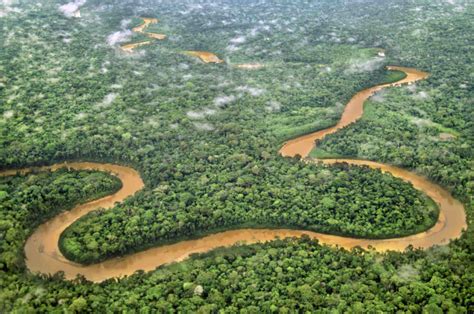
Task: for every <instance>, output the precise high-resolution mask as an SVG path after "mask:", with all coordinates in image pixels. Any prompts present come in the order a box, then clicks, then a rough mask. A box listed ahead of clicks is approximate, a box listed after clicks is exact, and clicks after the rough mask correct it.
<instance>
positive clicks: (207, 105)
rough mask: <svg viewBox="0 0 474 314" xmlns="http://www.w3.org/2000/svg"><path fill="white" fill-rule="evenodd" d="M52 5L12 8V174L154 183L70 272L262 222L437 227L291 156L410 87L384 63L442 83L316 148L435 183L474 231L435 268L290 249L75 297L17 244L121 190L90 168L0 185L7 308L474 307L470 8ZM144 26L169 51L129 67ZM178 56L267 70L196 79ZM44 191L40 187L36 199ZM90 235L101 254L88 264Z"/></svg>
mask: <svg viewBox="0 0 474 314" xmlns="http://www.w3.org/2000/svg"><path fill="white" fill-rule="evenodd" d="M61 4H64V3H63V2H62V3H61ZM58 6H59V5H58V3H57V2H55V1H49V0H48V1H43V2H41V5H38V4H37V3H36V2H31V1H30V2H28V1H27V2H16V1H6V2H5V1H4V2H2V3H1V4H0V28H1V29H2V31H1V32H0V43H1V44H0V46H1V49H0V147H1V149H0V167H1V168H4V169H6V168H13V167H22V166H28V165H40V164H50V163H53V162H56V161H65V160H91V161H99V162H115V163H119V164H125V165H131V166H133V167H134V168H136V169H137V170H139V171H140V173H141V174H142V176H143V178H144V180H145V183H146V187H145V189H144V190H143V192H140V193H138V194H137V195H135V196H133V197H131V198H129V199H128V200H126V201H125V202H124V203H123V204H120V205H119V206H117V207H115V208H114V209H111V210H109V211H106V212H100V213H97V214H90V215H88V216H86V217H84V218H83V219H81V220H80V221H78V222H77V223H76V224H74V225H73V226H71V228H69V229H68V231H67V233H66V234H64V235H63V237H62V240H63V241H64V242H63V244H65V245H64V246H65V251H68V247H67V246H68V244H67V243H74V244H75V245H77V246H78V247H80V248H81V249H80V250H78V251H77V252H74V253H73V255H74V258H76V259H79V260H83V261H93V260H99V259H103V258H105V257H107V256H111V255H117V254H124V253H127V252H130V251H133V250H134V249H136V247H137V243H139V244H141V245H142V246H151V245H156V244H158V243H160V242H161V241H176V240H177V239H179V238H182V237H184V238H189V237H193V236H196V235H197V234H200V233H202V234H204V233H208V232H212V231H213V230H216V229H217V228H234V227H236V226H239V225H244V224H248V223H254V224H255V225H261V226H266V225H278V226H283V225H289V226H294V227H299V228H306V229H312V230H318V231H325V232H332V233H344V234H353V235H359V236H362V235H369V236H372V237H387V236H391V235H394V234H399V235H400V234H406V233H411V232H417V230H421V229H423V228H427V227H428V226H429V225H430V224H431V223H432V222H433V221H434V217H435V216H436V210H435V209H433V208H430V207H427V206H426V200H424V198H423V196H422V195H420V193H418V192H417V191H415V190H413V188H411V187H410V186H409V185H408V184H405V183H403V182H401V181H400V180H397V179H394V178H393V177H391V176H389V175H382V174H380V173H379V172H377V171H373V170H369V169H366V168H354V167H347V166H346V165H340V166H336V167H326V166H322V165H306V164H303V163H301V162H299V161H297V160H291V159H286V158H281V157H279V156H278V155H277V151H278V149H279V148H280V147H281V143H282V142H283V141H284V140H286V139H288V138H291V137H294V136H297V135H299V134H301V133H305V132H309V131H313V130H317V129H320V128H325V127H326V126H329V125H332V124H334V123H335V122H336V121H337V119H338V117H339V115H340V114H341V112H342V109H343V107H344V104H345V103H346V102H347V101H348V100H349V99H350V97H351V96H352V95H353V94H354V93H355V92H357V91H358V90H361V89H363V88H365V87H369V86H372V85H375V84H377V83H380V82H383V81H385V80H389V81H390V80H395V79H396V75H398V74H397V73H391V72H389V73H388V76H387V71H385V70H384V66H386V65H401V66H410V67H416V68H418V69H420V70H423V71H427V72H429V73H430V74H431V75H430V77H429V79H428V80H426V81H423V82H419V83H416V84H415V85H411V86H407V87H403V88H391V89H389V90H386V91H384V92H383V93H381V94H378V95H377V96H376V97H374V98H372V100H371V101H369V102H368V104H367V105H366V109H367V110H366V114H365V115H364V117H363V118H362V120H361V121H359V122H358V123H356V124H354V125H351V126H349V127H347V128H346V129H344V130H341V131H340V132H337V133H335V134H333V135H331V136H328V138H326V139H325V140H324V141H323V142H322V143H320V146H319V147H320V148H321V149H322V151H323V152H324V153H325V156H331V155H334V154H338V155H343V156H354V157H358V158H365V159H372V160H376V161H381V162H387V163H392V164H397V165H401V166H404V167H407V168H409V169H413V170H415V171H417V172H418V173H420V174H423V175H426V176H429V177H430V178H431V179H432V180H433V181H435V182H437V183H439V184H442V185H444V186H446V187H447V188H448V189H450V190H452V191H453V193H454V194H455V195H456V196H457V197H458V198H459V199H460V200H462V201H463V202H464V204H465V205H466V210H467V214H468V224H469V227H468V230H467V231H466V232H465V233H464V234H463V236H462V238H461V239H460V240H458V241H454V242H453V243H451V244H449V245H448V246H445V247H440V248H433V249H431V250H427V251H426V252H420V251H414V252H408V253H404V254H402V253H400V254H398V253H386V254H379V253H375V252H360V251H358V250H356V251H353V252H347V251H343V250H338V249H335V248H328V247H321V246H319V245H317V244H315V243H312V242H310V241H308V240H306V239H304V240H286V241H275V242H272V243H268V244H259V245H252V246H243V247H237V248H231V249H226V250H224V251H218V252H214V253H209V254H208V255H206V256H204V257H199V258H198V257H196V258H195V259H193V260H190V261H186V262H184V263H179V264H176V265H172V266H169V267H164V268H161V269H158V270H157V271H154V272H150V273H149V274H143V273H138V274H136V275H134V276H131V277H130V278H128V279H124V280H120V281H113V280H111V281H109V282H106V283H102V284H100V285H97V284H92V283H88V282H85V281H83V280H77V281H75V282H68V281H63V280H61V276H60V275H56V276H54V277H47V276H45V277H41V276H37V275H32V274H29V273H28V272H27V271H26V270H25V268H24V266H23V252H22V246H23V244H24V242H25V241H26V239H27V236H28V235H29V234H30V233H31V231H32V230H33V229H34V228H35V226H37V225H38V224H40V223H41V222H42V221H44V220H45V219H47V218H48V217H51V216H52V215H54V214H56V213H57V212H58V211H59V210H64V209H67V208H70V207H71V206H72V204H73V203H76V202H82V201H85V200H86V199H89V198H94V197H98V195H103V194H101V193H106V192H107V193H108V192H111V191H113V190H114V189H115V188H117V187H118V186H117V185H116V184H117V182H116V181H115V179H113V178H111V177H109V176H107V175H103V174H102V175H99V174H94V176H97V177H95V178H94V179H93V180H92V179H90V180H91V181H88V182H89V184H93V186H95V188H87V187H86V186H85V184H84V180H86V177H89V176H91V175H92V174H87V175H85V177H83V178H81V176H80V175H77V174H73V173H76V172H73V173H67V174H65V173H58V174H56V173H54V174H47V173H45V174H36V175H34V176H33V175H30V176H27V177H22V178H13V177H12V178H2V179H1V181H0V182H2V187H1V188H0V190H1V191H3V192H0V211H1V215H2V219H1V220H2V222H1V223H0V243H1V248H2V252H1V258H2V261H1V265H0V285H1V287H2V289H1V291H0V312H11V311H13V312H27V311H32V312H33V311H35V310H36V311H38V312H63V311H69V312H74V311H76V312H86V311H91V312H106V311H117V312H119V311H123V312H127V311H140V310H142V311H143V312H157V311H160V310H161V311H170V312H172V311H176V312H178V311H181V312H197V311H199V310H200V311H201V312H212V311H214V312H216V311H217V309H226V310H227V311H228V312H239V311H240V310H242V312H265V311H267V312H270V311H272V310H274V311H277V310H281V311H282V312H285V311H288V312H296V311H305V310H306V311H310V312H316V311H318V310H319V311H321V312H325V311H327V312H329V311H331V310H339V311H340V312H344V311H345V312H357V311H362V310H364V311H368V312H377V311H381V312H396V311H405V312H422V311H425V312H429V313H436V312H440V311H445V312H449V311H451V312H459V313H463V312H464V313H467V312H473V311H474V308H473V304H474V299H473V297H472V295H473V293H472V286H473V282H474V278H473V274H474V269H473V263H472V261H473V260H474V233H473V232H474V228H473V227H472V219H473V216H472V213H473V207H472V195H473V189H474V183H473V182H474V179H473V177H474V172H473V171H472V169H473V166H472V165H473V156H474V153H473V147H474V143H473V139H474V136H473V131H472V130H473V127H474V124H473V117H474V111H473V110H474V106H473V103H472V99H474V95H473V90H474V89H473V88H472V73H474V69H473V64H472V60H473V59H474V52H473V45H470V44H469V43H470V42H472V38H471V37H472V34H473V33H474V29H473V28H474V27H473V23H472V15H473V13H474V9H473V4H472V3H470V2H469V1H466V0H455V1H443V0H436V1H428V0H414V1H400V0H396V1H392V0H390V1H389V0H381V1H375V0H362V1H350V2H348V1H342V0H336V1H332V0H331V1H330V0H322V1H305V0H299V1H286V0H276V1H267V0H265V1H258V2H257V1H250V0H242V1H230V0H218V1H215V0H213V1H207V0H205V1H194V0H190V1H169V2H158V1H156V2H155V1H145V2H140V3H137V2H136V1H125V0H123V1H110V0H105V1H104V0H101V1H99V0H88V1H87V2H86V3H85V4H84V5H83V6H82V7H81V17H78V18H73V17H67V16H65V15H64V14H63V13H62V12H60V11H59V10H58ZM134 16H150V17H157V18H159V19H160V23H158V24H156V25H153V26H152V27H151V28H150V29H149V30H150V31H151V30H154V31H157V32H160V33H165V34H166V35H168V39H167V40H164V41H159V42H157V43H156V44H153V45H149V46H144V47H141V48H137V49H136V51H135V52H134V53H133V54H125V53H123V52H122V51H120V49H118V47H119V45H120V44H122V43H127V42H131V41H134V40H135V39H137V38H139V36H140V35H137V34H132V35H130V34H129V33H128V32H127V30H129V29H130V28H131V27H132V26H133V25H137V23H139V20H136V19H133V17H134ZM379 48H384V49H385V55H386V57H385V58H383V57H379V56H377V53H378V52H379ZM184 50H205V51H211V52H214V53H216V54H217V55H218V56H219V57H220V58H222V59H224V60H226V62H227V63H228V64H229V63H230V64H232V63H243V62H249V63H250V62H251V63H262V64H265V65H268V66H265V67H264V68H262V69H260V70H258V71H250V70H238V69H235V68H233V67H231V66H227V65H226V64H219V65H210V64H202V63H201V62H200V61H198V60H196V59H195V58H190V57H187V56H184V55H182V54H180V53H179V52H180V51H184ZM442 133H448V134H451V135H452V136H451V137H450V136H446V135H443V134H442ZM321 154H322V153H321V152H320V153H319V155H318V156H323V155H321ZM81 173H82V172H81ZM56 176H59V177H62V176H65V177H67V178H69V179H68V180H70V181H71V183H68V184H69V186H71V187H74V188H73V189H72V190H71V192H70V193H69V192H68V194H65V195H64V194H61V193H59V192H58V191H61V190H60V189H61V186H63V185H58V184H55V183H54V180H56V179H57V178H58V177H56ZM38 177H39V178H40V179H35V178H38ZM30 180H32V181H35V180H39V181H38V182H40V183H37V184H35V185H37V186H38V187H37V188H32V187H31V189H30V186H29V185H28V184H29V183H28V182H29V181H30ZM87 180H89V179H87ZM87 180H86V181H87ZM35 182H36V181H35ZM94 184H97V185H94ZM45 189H46V190H45ZM37 190H38V192H37ZM30 191H34V193H33V192H31V193H33V194H32V195H31V196H29V194H28V193H30ZM5 192H6V193H5ZM44 195H50V198H44V197H43V196H44ZM356 201H358V202H359V204H360V206H359V205H356ZM20 204H21V205H20ZM59 205H60V206H59ZM37 208H40V209H41V210H40V211H39V213H38V214H37V215H36V214H34V215H33V214H32V213H35V212H36V210H37ZM394 209H395V210H394ZM374 214H375V215H374ZM112 223H115V224H112ZM134 224H136V225H134ZM92 226H93V227H94V228H97V229H99V230H100V231H101V232H100V233H97V234H92V233H91V232H92V231H91V230H92ZM106 235H108V236H110V237H112V238H114V239H116V241H114V242H113V243H107V242H106V241H105V236H106ZM90 236H92V237H94V239H95V240H96V241H97V242H100V243H101V248H100V251H91V250H89V249H87V248H86V247H85V245H84V244H85V242H86V240H85V239H87V237H90ZM4 239H7V240H4ZM109 242H111V241H109ZM79 255H80V256H79ZM198 285H199V286H202V289H203V290H202V293H201V292H200V291H201V289H200V288H197V287H198Z"/></svg>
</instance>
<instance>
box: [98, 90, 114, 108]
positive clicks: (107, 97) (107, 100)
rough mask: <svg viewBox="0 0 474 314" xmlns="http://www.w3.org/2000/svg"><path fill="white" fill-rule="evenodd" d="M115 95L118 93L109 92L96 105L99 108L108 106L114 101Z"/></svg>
mask: <svg viewBox="0 0 474 314" xmlns="http://www.w3.org/2000/svg"><path fill="white" fill-rule="evenodd" d="M117 97H118V94H116V93H109V94H107V95H105V97H104V99H103V100H102V101H101V102H100V103H99V104H97V107H99V108H104V107H108V106H110V105H111V104H112V103H113V102H114V101H115V99H116V98H117Z"/></svg>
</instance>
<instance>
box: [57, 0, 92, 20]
mask: <svg viewBox="0 0 474 314" xmlns="http://www.w3.org/2000/svg"><path fill="white" fill-rule="evenodd" d="M85 3H86V0H75V1H73V2H69V3H66V4H63V5H62V6H60V7H59V11H61V12H62V13H63V14H64V15H65V16H66V17H73V16H77V12H78V10H79V8H80V7H81V6H83V5H84V4H85Z"/></svg>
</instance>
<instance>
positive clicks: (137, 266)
mask: <svg viewBox="0 0 474 314" xmlns="http://www.w3.org/2000/svg"><path fill="white" fill-rule="evenodd" d="M389 69H391V70H400V71H403V72H405V73H406V74H407V76H406V78H404V79H402V80H400V81H398V82H396V83H394V84H383V85H377V86H374V87H371V88H368V89H365V90H363V91H360V92H358V93H357V94H355V95H354V96H353V98H352V99H351V100H350V101H349V103H348V104H347V106H346V107H345V109H344V113H343V114H342V117H341V119H340V121H339V122H338V123H337V125H335V126H333V127H330V128H328V129H325V130H321V131H318V132H314V133H311V134H308V135H304V136H301V137H299V138H296V139H293V140H291V141H288V142H286V143H285V144H284V145H283V147H282V148H281V150H280V153H281V154H282V155H283V156H295V155H297V154H298V155H300V156H302V157H307V156H308V154H309V152H310V151H311V150H312V149H313V147H314V141H315V140H317V139H321V138H323V137H324V136H326V135H327V134H331V133H334V132H336V131H337V130H339V129H340V128H342V127H344V126H346V125H349V124H351V123H353V122H355V121H356V120H358V119H359V118H360V117H361V116H362V113H363V104H364V101H365V100H366V99H367V98H369V97H370V96H371V95H373V94H374V93H375V92H377V91H379V90H381V89H382V88H385V87H388V86H399V85H401V84H405V83H412V82H415V81H417V80H421V79H424V78H426V77H427V76H428V74H427V73H425V72H421V71H417V70H415V69H411V68H403V67H390V68H389ZM306 161H307V162H312V160H309V159H306ZM321 161H322V162H324V163H326V164H332V163H336V162H346V163H349V164H353V165H366V166H369V167H371V168H376V169H381V170H382V171H384V172H389V173H391V174H392V175H394V176H395V177H398V178H401V179H403V180H405V181H408V182H411V183H412V184H413V186H414V187H415V188H416V189H418V190H420V191H422V192H424V193H425V194H426V195H428V196H429V197H431V198H432V199H433V200H434V201H435V202H436V203H438V205H439V208H440V215H439V219H438V221H437V223H436V224H435V225H434V226H433V227H432V228H430V229H429V230H427V231H425V232H421V233H418V234H415V235H411V236H406V237H401V238H394V239H384V240H371V239H356V238H350V237H341V236H334V235H328V234H322V233H317V232H311V231H305V230H288V229H239V230H231V231H226V232H220V233H215V234H212V235H209V236H205V237H202V238H200V239H197V240H186V241H181V242H178V243H175V244H170V245H164V246H160V247H155V248H151V249H148V250H145V251H142V252H139V253H135V254H130V255H127V256H124V257H117V258H112V259H109V260H107V261H105V262H102V263H98V264H94V265H89V266H83V265H80V264H77V263H74V262H71V261H69V260H67V259H66V258H65V257H64V256H63V255H62V254H61V252H60V251H59V248H58V240H59V236H60V234H61V233H62V232H63V231H64V229H66V228H67V227H68V226H69V225H71V224H72V223H73V222H74V221H75V220H77V219H78V218H80V217H82V216H83V215H85V214H86V213H88V212H90V211H93V210H96V209H98V208H111V207H113V206H114V204H115V203H116V202H121V201H123V200H124V199H125V198H127V197H128V196H131V195H133V194H135V193H136V192H137V191H139V190H141V189H142V188H143V187H144V184H143V180H142V179H141V177H140V175H139V173H138V172H137V171H135V170H134V169H131V168H128V167H124V166H119V165H113V164H100V163H89V162H74V163H67V164H66V163H65V164H56V165H53V166H47V167H42V168H39V170H47V169H51V170H56V169H59V168H61V167H68V168H70V169H77V170H84V169H89V170H92V169H93V170H99V171H108V172H111V173H112V174H114V175H115V176H117V177H118V178H119V179H120V180H121V181H122V183H123V187H122V188H121V189H120V190H119V191H118V192H116V193H114V194H112V195H109V196H107V197H104V198H101V199H99V200H96V201H92V202H89V203H86V204H82V205H78V206H76V207H75V208H73V209H72V210H71V211H68V212H64V213H62V214H59V215H57V216H56V217H54V218H52V219H51V220H49V221H47V222H46V223H44V224H42V225H40V226H39V227H38V228H37V229H36V230H35V231H34V233H33V234H32V235H31V236H30V237H29V238H28V240H27V242H26V245H25V256H26V265H27V267H28V269H29V270H30V271H32V272H40V273H49V274H53V273H55V272H58V271H63V272H64V274H65V277H66V278H67V279H74V278H75V277H76V275H77V274H82V275H84V276H85V277H86V278H87V279H89V280H91V281H95V282H100V281H103V280H105V279H109V278H113V277H122V276H125V275H131V274H133V273H134V272H135V271H137V270H144V271H150V270H154V269H155V268H156V267H158V266H160V265H163V264H167V263H171V262H176V261H181V260H183V259H185V258H187V257H188V256H189V255H190V254H192V253H202V252H206V251H209V250H212V249H215V248H217V247H222V246H230V245H233V244H236V243H240V242H245V243H247V244H250V243H256V242H262V241H269V240H273V239H275V237H280V238H285V237H299V236H302V235H303V234H306V235H309V236H310V237H312V238H316V239H318V240H319V241H320V242H321V243H325V244H330V245H338V246H341V247H344V248H352V247H354V246H361V247H368V246H372V247H374V248H375V249H377V250H379V251H383V250H397V251H402V250H404V249H405V248H406V247H407V246H408V245H410V244H411V245H413V246H414V247H420V248H428V247H431V246H433V245H443V244H447V243H448V242H449V241H450V240H452V239H456V238H458V237H460V236H461V233H462V230H463V229H465V228H466V227H467V224H466V216H465V212H464V207H463V205H462V204H461V203H460V202H459V201H458V200H456V199H455V198H453V197H452V196H451V194H450V193H449V192H448V191H446V190H445V189H443V188H442V187H441V186H439V185H437V184H435V183H433V182H430V181H429V180H427V179H426V178H424V177H422V176H419V175H417V174H415V173H413V172H410V171H408V170H405V169H401V168H397V167H395V166H391V165H386V164H382V163H377V162H372V161H365V160H352V159H328V160H321ZM36 169H38V168H36ZM18 171H19V172H23V173H28V172H30V171H32V169H31V168H30V169H22V170H7V171H3V172H1V173H0V175H2V176H8V175H14V174H15V173H16V172H18Z"/></svg>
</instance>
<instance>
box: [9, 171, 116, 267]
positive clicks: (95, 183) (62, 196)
mask: <svg viewBox="0 0 474 314" xmlns="http://www.w3.org/2000/svg"><path fill="white" fill-rule="evenodd" d="M121 186H122V183H121V182H120V180H119V179H118V178H116V177H114V176H111V175H108V174H106V173H103V172H91V171H66V170H65V169H61V170H58V171H55V172H52V173H50V172H38V173H34V174H30V175H16V176H8V177H0V202H1V203H0V239H1V245H0V268H1V269H2V270H3V271H8V270H18V269H23V267H24V259H23V257H24V254H23V246H24V242H25V240H26V238H27V237H28V236H29V235H30V234H31V233H32V232H33V230H34V229H35V228H36V227H37V226H38V225H39V224H40V223H41V222H44V221H46V220H47V219H48V218H51V217H53V216H55V215H56V214H58V213H60V212H61V211H64V210H68V209H71V208H72V207H73V206H74V205H75V204H77V203H85V202H88V201H90V200H93V199H98V198H100V197H103V196H105V195H109V194H111V193H113V192H115V191H117V190H119V189H120V188H121Z"/></svg>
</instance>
